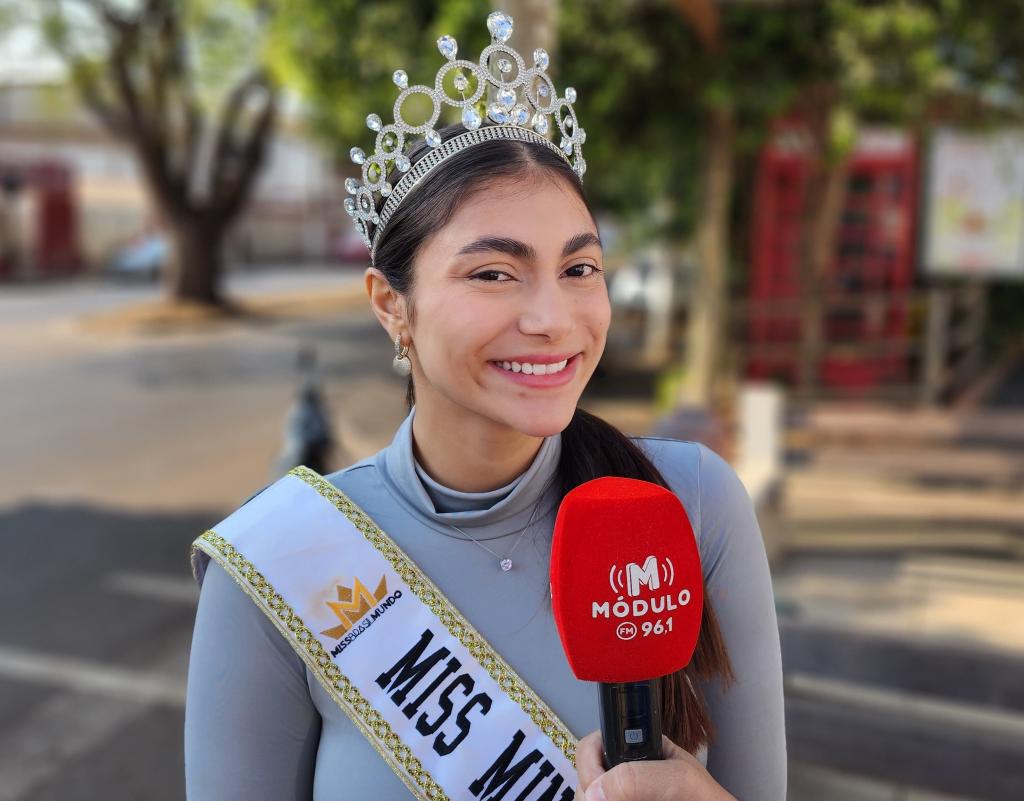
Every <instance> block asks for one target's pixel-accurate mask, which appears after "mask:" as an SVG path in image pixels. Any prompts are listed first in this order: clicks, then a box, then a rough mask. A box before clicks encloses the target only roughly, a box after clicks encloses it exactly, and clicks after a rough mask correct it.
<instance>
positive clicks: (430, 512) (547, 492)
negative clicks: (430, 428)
mask: <svg viewBox="0 0 1024 801" xmlns="http://www.w3.org/2000/svg"><path fill="white" fill-rule="evenodd" d="M415 414H416V407H415V406H414V407H413V408H412V410H411V411H410V412H409V414H408V415H407V416H406V418H405V420H404V421H403V422H402V424H401V425H400V426H399V427H398V431H396V432H395V437H394V439H393V440H392V441H391V444H390V445H388V446H387V447H386V448H384V449H383V450H382V451H380V453H378V454H377V459H376V466H377V469H378V471H379V472H380V475H381V476H382V478H383V480H384V483H385V486H386V487H387V489H388V491H389V492H390V493H391V495H392V496H393V497H394V498H395V500H396V501H397V502H398V503H400V504H401V505H402V506H403V507H405V508H406V509H407V510H408V511H409V512H410V513H411V514H412V515H413V516H414V517H416V518H417V519H418V520H420V521H422V522H423V523H425V524H426V525H427V526H429V527H430V528H431V529H434V530H435V531H440V532H442V533H444V534H449V535H451V536H455V537H463V538H465V536H464V535H463V534H461V533H460V532H459V531H457V530H456V529H454V528H452V526H453V525H455V526H459V527H460V528H465V529H471V530H472V531H473V538H474V539H478V540H480V539H493V538H496V537H501V536H504V535H507V534H513V533H518V532H519V531H520V530H521V529H522V528H523V527H524V526H526V524H527V523H528V522H529V521H530V518H531V516H533V515H534V512H535V511H536V515H535V516H534V521H535V522H536V521H539V520H542V519H544V518H545V517H547V516H548V515H549V514H553V513H554V511H555V509H556V508H557V505H558V497H557V489H556V487H555V484H556V483H557V479H556V472H557V469H558V459H559V456H560V454H561V442H562V438H561V434H556V435H554V436H550V437H545V438H544V442H543V443H542V444H541V447H540V450H538V451H537V455H536V456H535V457H534V459H533V462H531V464H530V466H529V467H528V468H527V469H526V470H525V471H524V472H523V473H521V474H520V475H519V476H517V477H516V478H515V479H513V480H512V481H511V482H510V483H508V484H506V485H505V486H504V487H499V488H497V489H494V490H488V491H486V492H459V491H458V490H453V489H451V488H449V487H445V486H444V485H442V484H440V483H438V482H437V481H435V480H434V479H432V478H431V477H430V476H428V475H427V473H426V472H425V471H424V470H423V468H422V467H421V466H420V465H419V464H418V463H417V461H416V457H415V455H414V452H413V437H412V421H413V417H414V416H415ZM538 504H540V508H539V509H538V508H537V507H538Z"/></svg>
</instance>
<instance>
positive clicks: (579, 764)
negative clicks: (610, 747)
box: [576, 730, 604, 793]
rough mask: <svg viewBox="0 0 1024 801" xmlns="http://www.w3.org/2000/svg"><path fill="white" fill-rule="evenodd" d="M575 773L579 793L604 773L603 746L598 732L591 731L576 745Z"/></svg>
mask: <svg viewBox="0 0 1024 801" xmlns="http://www.w3.org/2000/svg"><path fill="white" fill-rule="evenodd" d="M576 773H577V774H578V775H579V780H580V783H579V790H580V792H581V793H582V792H584V791H585V790H586V789H587V788H588V787H589V786H590V785H591V784H593V783H594V780H595V779H597V777H598V776H600V775H601V774H602V773H604V745H603V744H602V742H601V732H600V730H598V731H592V732H591V733H590V734H588V735H587V736H586V737H584V738H583V739H582V740H580V741H579V743H578V744H577V746H576Z"/></svg>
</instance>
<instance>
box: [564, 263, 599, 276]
mask: <svg viewBox="0 0 1024 801" xmlns="http://www.w3.org/2000/svg"><path fill="white" fill-rule="evenodd" d="M588 267H589V268H590V272H588V273H583V274H582V275H580V274H579V273H577V274H575V275H570V276H569V277H570V278H590V276H592V275H596V274H597V273H602V272H604V270H602V269H601V268H599V267H595V266H594V265H593V264H574V265H573V266H572V267H570V268H568V269H567V270H566V272H567V273H568V272H569V271H570V270H580V269H584V270H585V269H586V268H588Z"/></svg>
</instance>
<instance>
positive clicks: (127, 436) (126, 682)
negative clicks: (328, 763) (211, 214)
mask: <svg viewBox="0 0 1024 801" xmlns="http://www.w3.org/2000/svg"><path fill="white" fill-rule="evenodd" d="M325 280H331V277H330V276H323V275H321V276H320V277H319V278H316V277H314V276H311V275H306V276H304V277H303V278H301V279H300V280H298V281H297V282H295V283H289V282H287V281H283V280H280V279H278V280H277V281H276V284H277V285H278V286H279V287H281V288H286V289H288V290H294V289H296V288H300V289H301V288H307V289H314V290H315V287H316V285H317V284H316V282H317V281H321V282H323V281H325ZM256 283H258V282H253V283H252V284H250V287H255V284H256ZM262 283H263V284H264V285H263V286H262V287H259V291H261V292H262V291H266V289H267V285H268V284H273V283H275V281H271V280H269V279H264V281H263V282H262ZM296 284H297V285H298V286H296ZM254 291H255V290H254ZM144 294H145V293H144V292H142V291H140V290H137V289H131V290H128V291H127V292H126V293H124V294H122V293H121V292H120V291H119V288H115V289H113V290H111V289H109V288H103V287H97V288H95V291H94V292H90V291H89V290H88V288H87V287H85V288H82V287H77V288H74V289H73V290H72V291H71V292H70V293H69V294H68V295H66V296H65V295H63V294H61V293H60V292H58V291H57V289H56V288H54V287H47V288H42V289H40V290H38V291H36V292H35V293H34V294H33V292H32V291H31V290H29V289H28V288H19V289H18V290H17V291H16V292H15V293H13V294H10V293H6V291H5V294H4V295H3V296H0V319H2V320H3V323H2V324H0V341H4V343H5V347H3V348H0V426H2V434H0V436H2V441H3V448H2V450H0V475H2V476H3V481H0V548H2V551H3V554H4V558H3V559H2V560H0V610H2V611H0V801H44V800H48V799H57V798H60V799H63V800H64V801H72V800H76V801H77V799H82V800H83V801H84V799H96V798H106V799H110V800H111V801H129V800H131V801H137V799H147V801H164V800H165V799H166V801H171V800H172V799H174V800H175V801H180V799H182V798H183V797H184V791H183V777H182V746H181V725H182V719H183V697H184V677H185V670H186V664H187V653H188V642H189V637H190V632H191V626H192V621H193V617H194V604H195V597H196V592H195V588H194V587H193V582H192V579H191V576H190V575H189V572H188V568H187V553H186V551H187V545H188V543H189V542H190V541H191V540H192V539H193V538H194V537H195V536H197V535H198V534H199V533H200V532H201V531H203V530H204V529H205V528H207V527H209V526H210V525H212V524H214V523H216V522H217V521H218V520H219V519H221V518H222V517H223V516H224V514H226V513H227V512H228V511H230V510H231V509H232V508H233V507H234V506H235V505H237V503H238V502H240V501H241V500H242V499H244V498H245V497H247V496H248V495H250V494H252V492H254V491H255V490H256V489H258V488H259V487H261V486H263V485H264V484H265V483H267V481H269V480H270V479H271V473H270V465H271V462H272V459H273V457H274V455H275V452H276V450H277V448H278V447H279V445H280V441H281V429H282V423H283V420H284V416H285V413H286V410H287V407H288V404H289V403H290V402H291V399H292V394H293V391H294V388H295V368H294V361H295V354H296V352H297V350H298V348H299V347H300V345H302V344H303V343H313V344H315V345H316V347H317V349H318V352H319V355H320V363H321V367H322V374H323V376H324V381H325V389H326V397H327V401H328V404H329V408H330V411H331V415H332V418H333V420H334V423H335V426H336V431H337V433H338V434H339V436H340V439H341V441H342V443H343V444H344V445H345V446H346V450H345V452H340V453H338V454H337V456H336V463H337V464H338V465H339V466H341V465H342V464H345V463H347V462H348V461H351V460H352V459H355V458H360V457H362V456H364V455H367V454H369V453H372V452H374V451H376V450H377V449H379V448H380V447H382V446H383V445H384V444H386V443H387V441H389V439H390V436H391V433H392V432H393V430H394V428H395V426H396V425H397V422H398V421H400V420H401V418H402V416H403V415H404V407H403V396H404V392H403V389H404V386H403V383H402V381H401V379H399V378H398V377H397V376H395V375H394V374H393V373H392V371H391V367H390V363H391V346H390V343H389V342H388V340H387V337H386V335H385V334H384V333H383V331H381V330H380V326H379V325H378V323H377V321H376V320H375V319H373V318H372V316H371V315H370V314H369V313H368V312H355V313H352V312H350V313H347V314H344V315H339V316H338V317H337V318H336V319H331V318H321V319H319V320H311V321H305V322H291V323H281V324H270V325H267V324H263V325H260V326H246V325H242V324H237V325H236V324H233V325H231V326H228V327H226V328H222V329H219V330H218V331H216V332H210V333H205V334H182V335H168V336H160V337H141V338H140V337H132V336H103V337H101V336H98V335H88V334H83V333H82V332H80V331H78V330H77V329H76V328H75V326H74V325H73V323H72V320H71V318H70V317H69V312H71V311H72V310H74V309H80V310H83V311H86V310H87V311H96V310H100V309H109V308H111V307H112V305H113V304H116V303H117V302H120V303H123V302H125V300H126V299H127V300H132V301H134V300H137V299H141V298H143V296H144ZM5 334H6V335H8V336H6V338H5ZM15 335H16V336H15Z"/></svg>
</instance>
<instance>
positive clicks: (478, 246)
mask: <svg viewBox="0 0 1024 801" xmlns="http://www.w3.org/2000/svg"><path fill="white" fill-rule="evenodd" d="M588 245H597V246H598V247H601V239H600V237H598V235H597V234H595V233H594V232H593V231H586V232H584V233H582V234H576V235H575V236H574V237H572V238H571V239H569V241H567V242H566V243H565V246H564V247H563V248H562V258H563V259H564V258H565V257H566V256H571V255H572V254H573V253H575V252H576V251H578V250H583V248H585V247H587V246H588ZM491 252H497V253H507V254H508V255H509V256H514V257H515V258H517V259H523V260H524V261H535V260H536V259H537V251H536V250H534V249H533V247H532V246H531V245H528V244H526V243H525V242H520V241H519V240H518V239H510V238H508V237H505V236H482V237H480V238H479V239H475V240H473V241H472V242H470V243H469V244H466V245H463V246H462V247H461V248H459V251H458V253H456V254H455V255H456V256H465V255H466V254H469V253H491Z"/></svg>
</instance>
